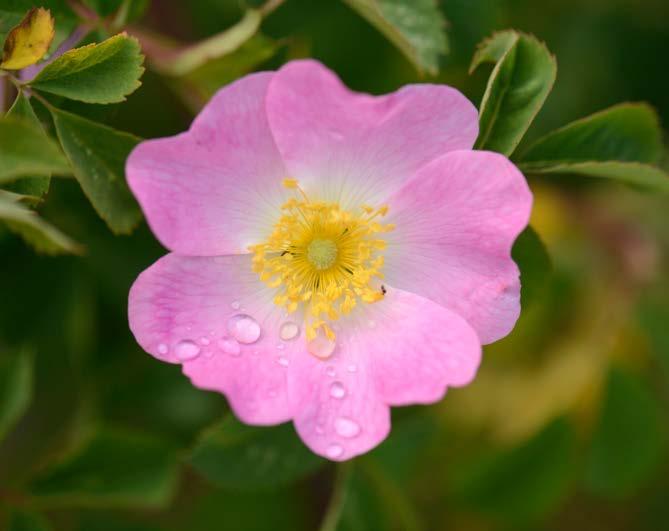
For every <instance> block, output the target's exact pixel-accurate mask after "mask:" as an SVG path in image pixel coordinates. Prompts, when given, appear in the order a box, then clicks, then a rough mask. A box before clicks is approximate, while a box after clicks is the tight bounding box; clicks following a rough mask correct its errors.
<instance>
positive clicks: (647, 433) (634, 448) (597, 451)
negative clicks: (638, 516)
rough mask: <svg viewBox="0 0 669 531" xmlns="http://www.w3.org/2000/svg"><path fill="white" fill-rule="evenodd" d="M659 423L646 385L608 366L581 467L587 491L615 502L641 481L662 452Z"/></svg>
mask: <svg viewBox="0 0 669 531" xmlns="http://www.w3.org/2000/svg"><path fill="white" fill-rule="evenodd" d="M665 424H666V416H665V415H664V414H663V412H662V410H661V408H660V405H659V404H658V402H657V401H656V399H655V397H654V396H653V395H652V393H651V391H650V389H649V388H648V384H647V383H646V382H644V381H643V380H641V379H639V378H637V377H636V376H633V375H632V374H630V373H627V372H624V371H623V370H621V369H617V368H612V369H611V371H610V373H609V377H608V382H607V385H606V392H605V396H604V400H603V404H602V410H601V413H600V418H599V422H598V423H597V426H596V428H595V433H594V436H593V440H592V447H591V449H590V455H589V460H588V463H587V466H586V469H585V483H586V486H587V487H588V489H589V490H590V491H591V492H593V493H595V494H597V495H600V496H604V497H611V498H618V497H623V496H627V495H629V494H632V493H633V492H635V491H637V490H638V489H639V488H640V487H642V486H643V485H644V484H645V483H647V482H648V481H649V480H650V479H651V478H652V476H653V475H654V474H655V473H657V472H658V466H659V464H660V462H661V461H662V459H663V456H664V454H665V453H666V452H665V450H666V446H665V443H666V437H665V433H664V432H663V426H664V425H665Z"/></svg>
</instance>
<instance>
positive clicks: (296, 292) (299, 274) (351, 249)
mask: <svg viewBox="0 0 669 531" xmlns="http://www.w3.org/2000/svg"><path fill="white" fill-rule="evenodd" d="M283 185H284V186H285V187H286V188H288V189H293V190H297V192H298V197H293V198H291V199H289V200H288V201H286V203H285V204H284V205H283V206H282V207H281V212H282V214H281V217H280V218H279V220H278V222H277V223H276V224H275V225H274V231H273V232H272V234H271V235H270V236H269V238H268V239H267V241H266V242H264V243H260V244H257V245H252V246H250V247H249V250H250V251H252V252H253V254H254V256H253V260H252V264H253V270H254V271H255V272H256V273H258V275H259V276H260V279H261V280H262V281H263V282H265V283H266V284H267V285H268V286H270V287H272V288H275V289H277V293H276V295H275V297H274V303H275V304H277V305H278V306H281V307H285V308H286V310H287V311H288V312H289V313H292V312H295V311H297V309H298V308H299V307H303V308H304V315H305V319H306V335H307V339H309V340H313V339H314V338H315V337H316V336H317V335H318V332H319V330H320V331H321V333H322V334H324V337H326V338H327V339H328V340H331V341H334V340H335V333H334V331H333V330H332V328H331V326H330V325H329V324H328V323H329V322H331V321H335V320H337V319H338V318H339V317H340V316H341V315H347V314H349V313H350V312H351V311H353V309H354V308H355V307H356V306H357V304H358V302H364V303H373V302H377V301H379V300H381V299H383V295H384V290H383V286H381V285H380V283H379V280H380V279H382V278H383V274H382V273H381V269H382V268H383V256H382V255H380V254H379V251H382V250H383V249H385V246H386V242H385V241H384V240H382V239H379V238H378V235H380V234H384V233H387V232H389V231H391V230H393V228H394V227H393V226H392V225H390V224H381V223H379V222H378V221H376V220H375V218H377V217H383V216H385V215H386V213H387V212H388V207H387V206H385V205H384V206H381V207H379V208H374V207H371V206H369V205H364V206H362V207H361V208H360V211H359V212H349V211H345V210H342V209H341V207H340V206H339V205H338V204H337V203H325V202H320V201H312V200H311V199H310V198H309V197H308V196H307V195H306V193H305V192H304V191H303V190H302V188H300V186H299V184H298V182H297V180H295V179H284V180H283Z"/></svg>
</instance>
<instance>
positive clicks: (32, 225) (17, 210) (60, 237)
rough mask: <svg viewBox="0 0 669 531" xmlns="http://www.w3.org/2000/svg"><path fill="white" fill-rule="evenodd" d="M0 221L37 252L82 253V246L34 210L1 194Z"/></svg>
mask: <svg viewBox="0 0 669 531" xmlns="http://www.w3.org/2000/svg"><path fill="white" fill-rule="evenodd" d="M0 222H1V223H3V224H5V225H6V226H7V227H8V228H9V229H10V230H11V231H12V232H15V233H16V234H18V235H19V236H21V238H23V239H24V240H25V241H26V243H28V244H29V245H31V246H32V247H33V248H34V249H35V250H36V251H37V252H40V253H45V254H63V253H72V254H78V253H81V246H80V245H79V244H77V243H76V242H75V241H73V240H72V239H70V238H69V237H68V236H66V235H65V234H63V233H62V232H60V231H59V230H58V229H57V228H56V227H54V226H53V225H50V224H49V223H48V222H46V221H45V220H44V219H42V218H41V217H39V216H38V215H37V214H36V213H35V212H34V211H32V210H30V209H29V208H27V207H25V206H23V205H22V204H20V203H18V202H17V201H16V200H15V199H9V198H8V197H7V196H6V195H4V193H3V195H0Z"/></svg>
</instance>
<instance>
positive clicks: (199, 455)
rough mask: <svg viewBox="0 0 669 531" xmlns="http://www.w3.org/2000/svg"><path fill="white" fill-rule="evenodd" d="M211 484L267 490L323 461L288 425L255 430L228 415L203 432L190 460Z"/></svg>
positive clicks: (292, 479) (312, 468) (310, 469)
mask: <svg viewBox="0 0 669 531" xmlns="http://www.w3.org/2000/svg"><path fill="white" fill-rule="evenodd" d="M189 461H190V463H191V464H192V465H193V467H194V468H195V469H196V470H197V471H198V472H200V474H202V475H203V476H205V477H206V478H207V479H209V480H210V481H211V482H213V483H215V484H216V485H220V486H222V487H229V488H235V489H270V488H275V487H277V486H280V485H284V484H286V483H290V482H291V481H295V480H297V479H300V478H302V477H304V476H306V475H307V474H309V473H310V472H312V471H314V470H315V469H316V468H318V467H319V466H321V465H322V464H323V463H324V462H325V461H324V460H323V459H321V458H320V457H318V456H316V455H315V454H313V453H312V452H310V451H309V450H308V449H307V448H306V447H305V446H304V444H302V442H301V441H300V440H299V438H298V437H297V436H296V434H295V430H294V429H293V427H292V426H291V425H289V424H283V425H281V426H276V427H273V428H268V427H267V428H257V427H253V426H247V425H245V424H242V423H241V422H239V421H238V420H236V419H235V418H234V417H232V416H229V417H227V418H226V419H225V420H223V421H222V422H221V423H219V424H218V425H216V426H214V427H213V428H212V429H210V430H208V431H207V432H205V434H204V435H203V437H202V438H201V439H200V441H199V442H198V443H197V445H196V446H195V448H194V449H193V452H192V454H191V456H190V459H189Z"/></svg>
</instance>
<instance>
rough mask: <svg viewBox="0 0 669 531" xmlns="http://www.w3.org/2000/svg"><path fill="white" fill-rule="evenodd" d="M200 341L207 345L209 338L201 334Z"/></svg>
mask: <svg viewBox="0 0 669 531" xmlns="http://www.w3.org/2000/svg"><path fill="white" fill-rule="evenodd" d="M200 343H202V344H203V345H208V344H209V343H210V341H209V338H208V337H204V336H202V337H201V338H200Z"/></svg>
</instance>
